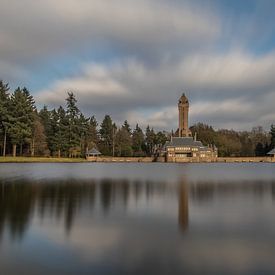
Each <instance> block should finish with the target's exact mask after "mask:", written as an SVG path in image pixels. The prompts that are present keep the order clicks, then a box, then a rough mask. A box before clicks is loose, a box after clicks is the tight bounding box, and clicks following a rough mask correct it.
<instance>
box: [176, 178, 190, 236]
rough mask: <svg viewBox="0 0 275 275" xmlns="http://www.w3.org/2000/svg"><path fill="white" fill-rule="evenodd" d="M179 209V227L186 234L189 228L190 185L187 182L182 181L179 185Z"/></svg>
mask: <svg viewBox="0 0 275 275" xmlns="http://www.w3.org/2000/svg"><path fill="white" fill-rule="evenodd" d="M178 196H179V207H178V209H179V210H178V218H179V227H180V229H181V231H182V232H185V231H186V229H187V228H188V219H189V213H188V185H187V183H186V182H185V181H182V182H181V183H180V185H179V194H178Z"/></svg>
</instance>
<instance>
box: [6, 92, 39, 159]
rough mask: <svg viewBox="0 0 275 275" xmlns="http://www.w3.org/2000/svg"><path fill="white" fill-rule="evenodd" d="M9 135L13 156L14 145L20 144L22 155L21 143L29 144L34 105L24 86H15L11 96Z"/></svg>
mask: <svg viewBox="0 0 275 275" xmlns="http://www.w3.org/2000/svg"><path fill="white" fill-rule="evenodd" d="M10 114H11V117H10V121H9V135H10V138H11V142H12V145H13V156H16V147H17V145H20V155H22V149H23V144H24V143H27V144H30V141H31V136H32V129H33V122H34V116H35V105H34V100H33V97H32V96H31V95H30V93H29V91H28V90H27V89H26V88H23V89H20V88H17V89H16V90H15V91H14V93H13V94H12V96H11V105H10Z"/></svg>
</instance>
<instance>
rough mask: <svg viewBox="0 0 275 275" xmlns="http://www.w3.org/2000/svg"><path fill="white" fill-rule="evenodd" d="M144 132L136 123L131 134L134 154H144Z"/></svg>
mask: <svg viewBox="0 0 275 275" xmlns="http://www.w3.org/2000/svg"><path fill="white" fill-rule="evenodd" d="M144 146H145V144H144V134H143V131H142V129H141V128H140V127H139V126H138V124H137V125H136V128H135V129H134V131H133V135H132V148H133V154H134V156H144Z"/></svg>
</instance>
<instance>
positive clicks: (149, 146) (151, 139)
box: [145, 125, 156, 156]
mask: <svg viewBox="0 0 275 275" xmlns="http://www.w3.org/2000/svg"><path fill="white" fill-rule="evenodd" d="M155 135H156V134H155V132H154V129H153V128H152V129H150V126H149V125H148V126H147V128H146V132H145V144H146V153H147V155H149V156H151V155H152V154H153V153H154V145H155Z"/></svg>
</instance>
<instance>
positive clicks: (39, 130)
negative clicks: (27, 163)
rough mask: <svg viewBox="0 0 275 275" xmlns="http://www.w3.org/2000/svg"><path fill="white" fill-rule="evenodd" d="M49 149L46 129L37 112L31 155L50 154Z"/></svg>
mask: <svg viewBox="0 0 275 275" xmlns="http://www.w3.org/2000/svg"><path fill="white" fill-rule="evenodd" d="M48 151H49V150H48V146H47V141H46V135H45V129H44V126H43V124H42V122H41V119H40V117H39V116H38V114H36V115H35V119H34V123H33V129H32V142H31V156H32V157H34V156H35V155H38V156H44V155H48Z"/></svg>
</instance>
